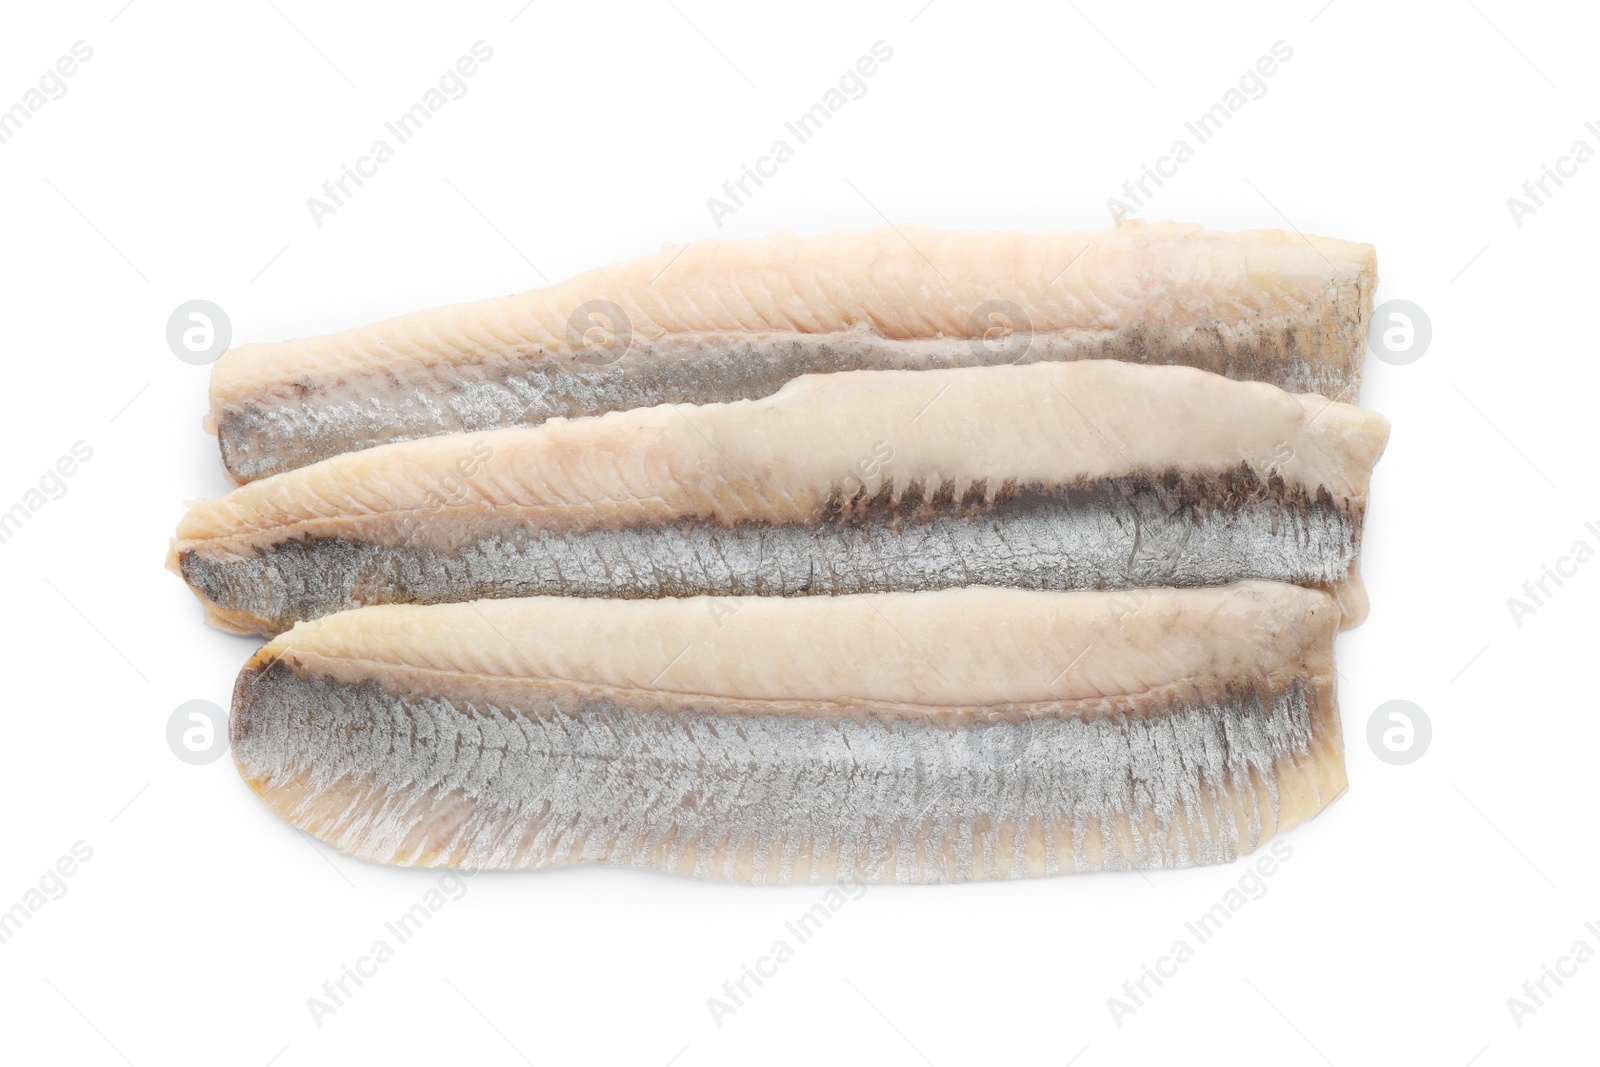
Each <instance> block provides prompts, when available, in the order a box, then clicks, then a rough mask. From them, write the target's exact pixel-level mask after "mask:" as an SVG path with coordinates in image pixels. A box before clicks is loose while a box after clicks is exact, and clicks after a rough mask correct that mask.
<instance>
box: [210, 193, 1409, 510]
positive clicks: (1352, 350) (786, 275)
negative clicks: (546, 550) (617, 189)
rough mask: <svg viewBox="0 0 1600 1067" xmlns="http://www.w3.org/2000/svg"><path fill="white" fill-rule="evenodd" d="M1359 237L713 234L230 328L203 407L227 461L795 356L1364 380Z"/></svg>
mask: <svg viewBox="0 0 1600 1067" xmlns="http://www.w3.org/2000/svg"><path fill="white" fill-rule="evenodd" d="M1376 284H1377V261H1376V256H1375V254H1374V252H1373V249H1372V247H1371V246H1370V245H1363V244H1352V243H1349V242H1345V241H1339V240H1334V239H1331V238H1323V237H1304V236H1302V235H1299V234H1290V233H1283V232H1279V231H1260V230H1258V231H1250V232H1246V233H1238V234H1225V233H1212V232H1209V231H1207V230H1204V229H1202V228H1200V227H1198V226H1193V225H1184V224H1177V223H1157V224H1144V223H1136V222H1130V223H1128V224H1126V225H1124V226H1122V227H1120V228H1118V229H1115V230H1111V231H1108V232H1103V233H1061V232H1050V233H1033V234H1017V233H988V234H985V233H944V232H940V231H936V230H928V229H923V228H919V227H904V228H901V229H898V230H896V229H890V228H884V229H879V230H871V231H866V232H855V233H835V234H828V235H824V236H819V237H809V238H801V237H796V236H795V235H794V234H791V233H779V234H776V235H773V236H771V237H767V238H763V239H760V240H753V241H740V242H729V241H703V242H697V243H695V244H691V245H687V246H679V247H668V248H664V249H662V250H661V251H660V252H658V253H656V254H654V255H649V256H644V257H642V258H640V259H636V260H632V261H629V262H625V263H620V264H616V265H614V266H610V267H605V268H602V269H599V270H595V271H591V272H589V273H586V274H582V275H579V276H577V277H574V278H572V279H570V280H568V281H565V282H562V283H559V284H557V285H554V286H551V287H549V288H546V289H540V290H535V291H532V292H528V293H522V294H519V295H515V296H507V297H499V298H495V299H491V300H483V301H479V302H476V303H471V304H462V305H457V306H454V307H444V308H437V309H434V310H430V311H423V312H418V313H414V314H410V315H406V316H402V317H400V318H395V319H390V320H388V321H385V322H379V323H375V324H372V325H369V326H363V327H360V328H357V329H350V330H345V331H343V332H341V333H336V334H331V335H328V336H324V337H314V338H309V339H304V340H296V341H285V342H281V343H274V344H252V345H244V346H241V347H238V348H235V349H233V350H231V351H229V352H227V353H226V354H224V355H223V357H222V358H221V359H220V360H219V361H218V362H217V363H216V364H215V366H214V367H213V369H212V376H211V409H210V414H209V415H208V417H207V425H208V427H209V428H210V429H211V430H212V431H213V432H215V433H216V434H217V436H218V440H219V444H220V446H221V450H222V460H223V465H224V467H225V468H226V470H227V471H228V473H229V475H230V476H231V477H232V478H233V479H234V480H235V481H237V482H247V481H251V480H253V479H256V478H261V477H265V476H268V475H272V474H277V473H280V472H282V471H286V470H291V469H294V468H296V467H301V466H305V465H307V464H310V463H314V462H316V461H318V460H322V459H326V458H328V457H330V456H336V455H339V454H341V453H346V452H352V451H357V450H360V449H364V448H370V447H373V446H376V445H381V444H386V443H390V442H394V441H403V440H412V439H416V438H420V437H427V436H432V435H436V434H444V433H455V432H474V431H480V430H491V429H498V428H501V427H508V426H534V425H538V424H539V423H542V422H544V421H545V420H546V419H550V418H555V417H560V416H565V417H577V416H582V415H598V414H602V413H604V412H607V411H615V410H625V409H628V408H636V407H650V406H653V405H656V404H663V403H672V404H685V403H687V404H707V403H714V402H721V401H731V400H739V399H751V398H758V397H763V396H768V395H771V394H772V393H774V392H776V391H777V390H778V389H779V388H780V387H781V386H782V385H783V384H784V383H785V382H787V381H790V380H792V379H794V378H796V377H798V376H800V375H802V374H814V373H833V372H839V371H850V370H872V369H911V370H925V369H937V368H946V367H961V366H991V365H996V364H1007V363H1015V362H1035V361H1055V360H1077V359H1120V360H1127V361H1131V362H1134V363H1146V364H1175V365H1186V366H1193V367H1199V368H1202V369H1204V370H1209V371H1213V372H1215V373H1218V374H1222V375H1225V376H1227V377H1230V378H1234V379H1239V380H1250V381H1264V382H1269V383H1272V384H1274V385H1277V386H1279V387H1281V388H1283V389H1285V390H1287V391H1290V392H1307V393H1320V394H1322V395H1324V396H1328V397H1331V398H1333V399H1335V400H1339V401H1343V402H1350V403H1353V402H1354V401H1355V399H1356V394H1357V390H1358V388H1359V385H1360V368H1361V360H1362V353H1363V346H1364V344H1365V339H1366V334H1367V328H1368V324H1369V320H1370V318H1371V313H1372V297H1373V292H1374V290H1375V288H1376Z"/></svg>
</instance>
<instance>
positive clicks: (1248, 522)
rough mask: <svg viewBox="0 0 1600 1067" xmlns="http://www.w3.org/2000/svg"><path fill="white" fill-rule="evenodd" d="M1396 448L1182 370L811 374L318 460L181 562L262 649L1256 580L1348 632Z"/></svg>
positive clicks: (1358, 607) (1336, 420)
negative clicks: (1314, 603)
mask: <svg viewBox="0 0 1600 1067" xmlns="http://www.w3.org/2000/svg"><path fill="white" fill-rule="evenodd" d="M1387 435H1388V424H1387V423H1386V422H1385V421H1384V419H1383V418H1382V417H1381V416H1379V415H1376V414H1373V413H1371V412H1367V411H1363V410H1361V409H1359V408H1354V407H1351V406H1349V405H1346V404H1339V403H1334V402H1331V401H1329V400H1326V399H1324V398H1323V397H1320V396H1305V395H1302V396H1296V395H1291V394H1289V393H1285V392H1283V391H1282V390H1280V389H1277V388H1275V387H1273V386H1270V385H1265V384H1262V383H1256V382H1234V381H1230V380H1229V379H1227V378H1223V377H1220V376H1218V375H1214V374H1209V373H1207V372H1205V371H1199V370H1194V369H1192V368H1187V367H1145V366H1138V365H1134V364H1129V363H1121V362H1117V361H1114V360H1083V361H1079V362H1074V363H1034V364H1027V365H1021V366H1008V367H989V368H962V369H958V370H942V371H921V372H914V371H853V372H842V373H839V374H827V375H812V376H808V377H804V378H800V379H796V380H795V381H793V382H790V383H788V384H787V385H785V386H784V387H783V388H781V389H780V390H779V391H778V392H777V393H776V394H774V395H772V396H770V397H765V398H762V399H760V400H744V401H736V402H732V403H727V404H712V405H707V406H703V407H694V406H689V405H681V406H674V405H665V406H659V407H655V408H638V409H633V410H630V411H625V412H613V413H611V414H608V415H605V416H602V417H600V418H594V419H577V420H565V419H557V420H552V421H550V422H547V423H545V424H543V425H542V426H539V427H534V428H522V429H507V430H496V431H489V432H485V433H481V434H473V435H454V436H447V437H436V438H428V439H425V440H420V441H412V442H403V443H398V444H394V445H387V446H383V447H380V448H374V449H369V450H367V451H364V452H358V453H354V454H351V455H348V456H340V457H338V458H336V459H330V460H325V461H323V462H320V463H317V464H314V465H312V466H309V467H305V468H302V469H300V470H296V471H291V472H287V473H285V474H281V475H277V476H275V477H272V478H267V479H263V480H261V481H258V482H254V483H252V484H250V485H246V486H242V487H240V488H238V489H235V490H234V491H233V492H231V493H229V494H228V495H226V496H224V497H222V498H220V499H218V500H214V501H210V502H205V503H199V504H196V505H194V506H193V507H192V509H191V510H190V512H189V513H188V515H187V516H186V517H185V518H184V520H183V521H182V523H181V524H180V526H179V528H178V535H177V538H176V540H175V541H174V542H173V545H172V549H171V553H170V555H169V565H170V566H172V568H173V569H174V570H176V571H178V572H179V573H180V574H181V575H182V576H183V577H184V579H185V580H186V581H187V582H188V583H189V584H190V586H191V588H193V589H194V591H195V593H196V594H197V595H198V596H199V598H200V599H201V601H202V603H203V604H204V605H205V607H206V609H207V613H208V617H209V619H210V621H212V622H213V623H214V624H215V625H219V626H221V627H223V628H224V629H232V630H239V631H245V632H258V633H262V634H266V635H271V634H275V633H281V632H282V631H284V630H286V629H288V628H289V627H290V626H291V625H293V624H294V623H295V622H298V621H301V620H304V619H310V618H315V617H318V616H321V615H326V614H329V613H332V612H336V611H341V610H344V609H347V608H350V607H356V606H360V605H363V604H377V603H442V602H448V601H464V600H472V599H477V598H482V597H508V596H535V595H578V596H600V597H625V598H633V597H658V596H692V595H699V594H710V595H741V594H762V595H787V596H792V595H802V594H845V593H861V592H885V591H918V590H931V589H940V588H945V587H949V586H956V585H992V586H1015V587H1021V588H1034V589H1048V590H1062V589H1116V588H1133V587H1138V586H1151V585H1170V586H1181V587H1189V586H1201V585H1221V584H1226V583H1229V582H1233V581H1238V580H1242V579H1251V578H1264V579H1272V580H1280V581H1287V582H1293V583H1297V584H1302V585H1311V586H1317V587H1322V588H1327V589H1330V590H1334V591H1336V592H1337V593H1338V595H1339V597H1340V599H1341V601H1342V602H1343V603H1344V604H1345V606H1346V614H1347V616H1348V618H1349V621H1350V622H1351V623H1352V624H1353V623H1354V622H1356V621H1359V619H1360V618H1361V617H1362V616H1363V614H1364V613H1365V598H1364V596H1363V594H1362V592H1361V589H1360V585H1359V582H1358V581H1357V578H1356V573H1355V570H1354V568H1355V564H1356V560H1357V555H1358V552H1359V549H1360V540H1361V526H1362V519H1363V515H1364V511H1365V503H1366V494H1367V485H1368V480H1369V477H1370V475H1371V472H1372V467H1373V464H1374V463H1375V462H1376V461H1377V459H1378V456H1379V455H1380V453H1381V452H1382V450H1383V447H1384V443H1385V441H1386V439H1387Z"/></svg>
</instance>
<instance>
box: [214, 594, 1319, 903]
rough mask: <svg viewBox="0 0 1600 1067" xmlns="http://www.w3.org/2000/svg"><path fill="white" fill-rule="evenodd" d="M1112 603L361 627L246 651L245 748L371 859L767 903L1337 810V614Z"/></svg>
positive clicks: (497, 609) (1203, 603) (410, 619)
mask: <svg viewBox="0 0 1600 1067" xmlns="http://www.w3.org/2000/svg"><path fill="white" fill-rule="evenodd" d="M1116 599H1117V595H1116V594H1110V593H1098V592H1079V593H1044V592H1031V591H1024V590H1014V589H979V588H972V589H952V590H945V591H941V592H933V593H891V594H885V595H882V596H841V597H812V598H804V599H779V598H770V597H752V598H727V599H718V598H705V597H701V598H694V599H683V600H674V599H665V600H641V601H618V600H593V599H591V600H584V599H578V598H558V597H541V598H530V599H519V600H498V601H482V602H478V603H470V604H447V605H437V606H428V607H419V606H389V607H375V608H362V609H360V610H358V611H352V612H346V613H343V614H339V615H333V616H329V617H328V618H325V619H321V620H318V621H316V622H310V623H302V624H301V625H299V626H296V627H295V628H294V629H293V630H292V631H290V632H289V633H287V634H285V635H283V636H281V637H279V638H278V639H277V640H275V641H273V642H272V643H271V644H269V645H267V646H265V647H264V648H262V649H261V650H260V651H259V652H258V653H257V654H256V656H255V657H254V658H253V659H251V660H250V662H249V663H248V664H247V665H246V667H245V668H244V670H243V671H242V672H241V674H240V676H239V680H238V684H237V686H236V687H235V690H234V703H233V716H232V720H231V740H232V748H233V754H234V759H235V761H236V763H237V765H238V769H239V773H240V774H241V775H242V776H243V777H244V779H245V781H246V782H247V783H249V785H250V787H251V788H252V789H254V790H255V791H256V792H257V793H258V794H259V795H260V796H261V797H262V799H264V800H265V801H266V803H267V804H268V806H269V807H271V808H272V810H273V811H275V812H276V813H277V814H279V815H280V816H282V817H283V818H284V819H286V820H288V821H289V822H290V823H292V824H293V825H294V826H296V827H298V828H300V829H302V830H304V831H306V832H308V833H311V834H313V835H315V836H316V837H318V838H320V839H321V840H323V841H325V842H327V843H328V844H330V845H332V846H333V847H334V848H336V849H338V850H339V851H340V852H343V853H346V854H348V855H351V856H356V857H359V858H361V859H364V860H371V861H375V862H379V863H393V864H402V865H415V866H454V867H466V868H540V867H552V866H560V865H564V864H573V863H579V862H584V861H597V862H602V863H615V864H623V865H629V866H636V867H651V868H656V869H659V870H664V871H672V872H677V873H681V874H692V875H696V876H700V877H705V878H714V879H728V880H738V881H744V882H755V883H762V882H768V883H770V882H790V881H833V880H836V879H848V880H855V881H898V882H942V881H961V880H973V879H989V878H1013V877H1020V876H1025V875H1042V874H1054V873H1058V872H1072V871H1091V870H1101V869H1127V868H1155V867H1178V866H1187V865H1191V864H1203V863H1219V862H1226V861H1228V860H1231V859H1233V858H1234V857H1236V856H1238V855H1240V854H1242V853H1248V852H1250V851H1252V850H1253V849H1255V848H1256V847H1257V846H1258V845H1259V844H1260V843H1261V842H1262V841H1264V840H1266V839H1267V838H1269V837H1271V836H1272V835H1273V834H1276V833H1279V832H1281V831H1283V830H1286V829H1288V828H1290V827H1292V826H1294V825H1296V824H1297V823H1300V822H1302V821H1304V820H1306V819H1308V818H1311V817H1312V816H1314V815H1316V814H1317V813H1318V812H1319V811H1321V810H1322V808H1323V807H1325V806H1326V805H1327V804H1328V803H1329V802H1330V801H1332V800H1334V799H1335V798H1336V797H1338V796H1339V795H1340V794H1341V793H1343V791H1344V789H1345V785H1346V781H1345V771H1344V758H1343V746H1342V741H1341V737H1340V730H1339V718H1338V710H1337V707H1336V705H1335V699H1334V668H1333V636H1334V631H1335V626H1336V620H1337V617H1338V608H1337V607H1336V605H1335V604H1334V602H1333V601H1332V600H1331V599H1330V598H1329V597H1328V596H1327V595H1326V594H1324V593H1320V592H1316V591H1314V590H1307V589H1301V588H1297V587H1295V586H1288V585H1281V584H1277V583H1267V582H1250V583H1243V584H1240V585H1234V586H1227V587H1222V588H1210V589H1195V590H1172V589H1156V590H1146V591H1144V592H1143V593H1142V594H1141V598H1140V602H1139V604H1138V607H1137V610H1133V611H1123V610H1119V608H1118V606H1117V604H1116Z"/></svg>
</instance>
